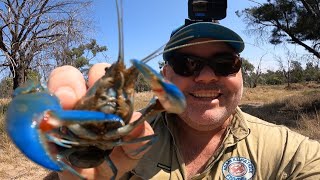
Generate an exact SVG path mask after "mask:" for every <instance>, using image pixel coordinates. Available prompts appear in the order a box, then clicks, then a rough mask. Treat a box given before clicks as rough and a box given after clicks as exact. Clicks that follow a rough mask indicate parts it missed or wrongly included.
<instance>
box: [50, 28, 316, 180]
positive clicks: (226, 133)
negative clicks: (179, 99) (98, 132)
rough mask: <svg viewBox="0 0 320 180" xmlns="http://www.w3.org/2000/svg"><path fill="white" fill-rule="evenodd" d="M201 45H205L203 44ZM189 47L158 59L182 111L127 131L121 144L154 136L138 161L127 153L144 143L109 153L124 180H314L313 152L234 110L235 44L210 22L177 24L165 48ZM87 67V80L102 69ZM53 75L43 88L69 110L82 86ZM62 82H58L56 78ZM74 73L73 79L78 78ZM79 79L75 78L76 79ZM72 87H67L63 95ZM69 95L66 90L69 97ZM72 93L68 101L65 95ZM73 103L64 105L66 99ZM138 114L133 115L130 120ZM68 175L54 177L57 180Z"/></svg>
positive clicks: (98, 173) (238, 44) (100, 174)
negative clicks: (180, 95) (178, 92)
mask: <svg viewBox="0 0 320 180" xmlns="http://www.w3.org/2000/svg"><path fill="white" fill-rule="evenodd" d="M204 42H205V43H204ZM186 43H192V44H193V45H192V46H184V47H181V48H179V49H176V50H174V51H169V52H167V53H165V54H164V60H165V62H166V64H165V66H164V68H163V75H164V76H165V78H167V79H168V80H170V81H171V82H173V83H174V84H175V85H177V86H178V87H179V89H180V90H181V91H182V92H183V93H184V95H185V97H186V100H187V108H186V110H185V111H184V112H183V113H182V114H179V115H176V114H169V113H161V114H158V115H157V116H156V117H154V118H152V119H150V121H149V122H146V123H145V124H143V125H142V126H139V127H138V128H136V129H135V131H134V132H132V133H131V134H130V135H129V136H128V137H126V138H128V139H132V138H137V137H142V136H147V135H151V134H153V133H156V134H158V141H157V142H155V143H154V144H153V145H152V147H151V148H149V149H148V150H147V151H144V152H141V153H140V154H138V155H132V154H130V153H129V152H130V151H132V150H133V149H136V148H138V147H140V146H142V145H144V143H138V144H134V145H124V146H121V147H117V148H115V149H114V151H113V152H112V154H111V159H112V160H113V162H114V163H115V165H116V167H117V169H118V170H119V172H118V176H117V177H118V178H120V177H122V178H123V179H243V180H245V179H320V166H319V164H320V145H319V142H317V141H312V140H309V139H308V138H307V137H304V136H302V135H300V134H297V133H295V132H292V131H290V130H289V129H288V128H286V127H283V126H277V125H274V124H271V123H268V122H265V121H263V120H260V119H258V118H256V117H253V116H251V115H249V114H246V113H244V112H242V111H241V110H240V108H239V107H238V105H239V102H240V99H241V96H242V93H243V79H242V74H241V59H240V58H239V53H241V52H242V51H243V49H244V43H243V40H242V39H241V37H240V36H239V35H238V34H236V33H235V32H233V31H232V30H230V29H228V28H226V27H224V26H221V25H219V24H215V23H210V22H196V23H193V24H190V25H184V26H182V27H180V28H179V29H178V30H176V31H174V32H173V33H172V35H171V37H170V41H169V43H168V45H167V47H166V49H170V48H173V47H176V46H178V45H182V44H186ZM103 67H104V66H103V65H96V66H95V67H93V68H92V72H94V73H93V74H92V75H89V76H90V77H89V78H91V79H93V80H96V79H97V78H98V77H96V76H94V74H95V73H98V72H101V71H102V70H103ZM63 68H65V67H61V68H58V70H55V71H54V72H53V73H52V75H51V78H50V81H49V88H50V89H51V90H53V92H55V90H57V89H60V88H62V90H63V91H56V92H58V93H57V94H58V96H59V97H60V98H61V99H63V101H67V102H68V104H70V103H71V104H72V102H73V101H76V100H77V98H80V96H76V94H77V95H79V93H77V92H79V91H81V92H82V91H83V89H82V86H81V87H80V88H77V87H79V86H73V85H72V84H74V83H75V82H83V81H82V80H81V81H76V80H75V79H73V80H72V81H69V82H68V83H65V82H63V81H64V80H63V78H62V77H65V76H67V75H66V73H71V74H75V73H76V70H75V69H72V70H70V67H69V69H68V70H63ZM62 73H64V76H61V78H59V74H60V75H61V74H62ZM78 74H79V73H78ZM78 78H79V79H81V78H82V77H80V76H79V77H78ZM69 87H71V88H69ZM68 89H69V90H70V89H71V91H69V90H68ZM72 93H74V95H72ZM66 97H72V100H71V101H68V98H66ZM140 115H141V114H140V113H138V112H137V113H135V114H134V116H133V118H132V121H134V120H135V119H137V117H139V116H140ZM78 171H79V172H80V173H81V174H82V175H83V176H85V177H87V178H88V179H104V178H110V177H111V175H112V173H111V171H110V169H109V168H108V166H107V165H106V163H104V164H102V165H101V166H99V167H97V168H91V169H85V170H80V169H78ZM72 177H73V176H72V175H70V174H69V173H67V172H63V173H60V178H61V179H70V178H72Z"/></svg>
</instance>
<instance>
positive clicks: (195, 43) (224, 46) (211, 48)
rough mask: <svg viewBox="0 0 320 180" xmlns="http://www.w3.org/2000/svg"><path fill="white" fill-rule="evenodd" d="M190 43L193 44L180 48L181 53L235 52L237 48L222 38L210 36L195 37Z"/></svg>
mask: <svg viewBox="0 0 320 180" xmlns="http://www.w3.org/2000/svg"><path fill="white" fill-rule="evenodd" d="M188 44H192V45H191V46H185V47H183V48H181V49H178V50H177V52H179V53H192V52H194V53H205V54H212V55H213V54H216V53H221V52H230V53H235V50H234V49H233V48H232V47H231V46H230V45H229V44H228V43H226V42H223V41H221V40H215V39H210V38H199V39H194V40H192V41H190V42H188Z"/></svg>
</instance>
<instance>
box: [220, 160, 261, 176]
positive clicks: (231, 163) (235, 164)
mask: <svg viewBox="0 0 320 180" xmlns="http://www.w3.org/2000/svg"><path fill="white" fill-rule="evenodd" d="M222 172H223V175H224V177H225V178H226V179H227V180H247V179H251V178H252V177H253V175H254V173H255V167H254V165H253V163H252V162H251V161H250V160H249V159H246V158H243V157H232V158H230V159H228V160H227V161H226V162H224V163H223V165H222Z"/></svg>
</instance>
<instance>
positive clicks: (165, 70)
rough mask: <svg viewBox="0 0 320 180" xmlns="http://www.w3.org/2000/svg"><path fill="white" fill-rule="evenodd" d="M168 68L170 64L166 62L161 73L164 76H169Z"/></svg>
mask: <svg viewBox="0 0 320 180" xmlns="http://www.w3.org/2000/svg"><path fill="white" fill-rule="evenodd" d="M167 70H168V64H165V65H164V66H163V68H162V70H161V75H162V76H163V77H166V76H167Z"/></svg>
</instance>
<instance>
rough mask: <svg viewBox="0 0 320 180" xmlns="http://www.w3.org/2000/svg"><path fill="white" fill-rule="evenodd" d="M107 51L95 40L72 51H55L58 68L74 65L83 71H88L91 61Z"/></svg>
mask: <svg viewBox="0 0 320 180" xmlns="http://www.w3.org/2000/svg"><path fill="white" fill-rule="evenodd" d="M106 50H107V47H106V46H100V45H98V44H97V41H96V40H95V39H91V40H90V42H89V43H87V44H80V45H79V46H78V47H73V48H72V49H64V50H63V51H62V52H59V51H55V52H54V57H55V58H54V59H55V60H56V62H57V65H58V66H62V65H72V66H74V67H76V68H78V69H80V70H81V71H85V70H87V69H88V66H89V63H90V61H91V60H92V59H93V58H94V57H96V56H97V53H100V52H104V51H106Z"/></svg>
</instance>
